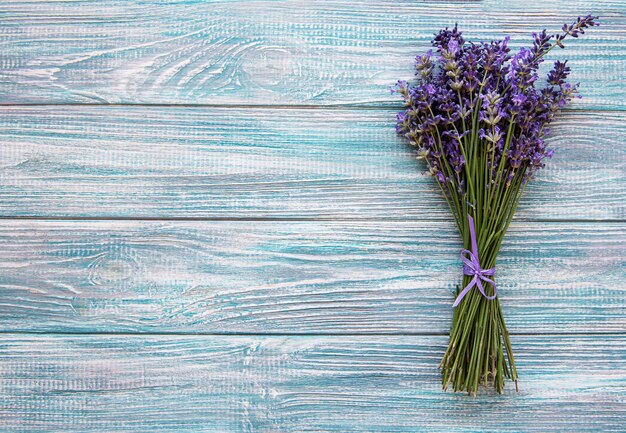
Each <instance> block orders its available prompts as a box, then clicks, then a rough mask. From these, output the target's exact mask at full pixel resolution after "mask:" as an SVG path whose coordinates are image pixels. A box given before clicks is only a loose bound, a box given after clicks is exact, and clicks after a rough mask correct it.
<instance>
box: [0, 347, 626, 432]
mask: <svg viewBox="0 0 626 433" xmlns="http://www.w3.org/2000/svg"><path fill="white" fill-rule="evenodd" d="M445 344H446V337H424V336H422V337H410V336H404V337H377V338H372V337H367V338H364V337H356V336H351V337H333V338H329V337H259V336H250V337H228V338H225V337H215V336H205V337H190V336H171V337H148V336H97V337H94V336H56V335H46V336H29V335H10V336H7V337H6V338H3V339H2V340H1V341H0V372H2V374H1V375H0V389H2V390H3V398H2V399H0V412H1V413H2V417H0V428H2V429H3V430H6V431H12V432H26V431H28V432H43V431H45V432H50V431H64V432H78V431H80V432H85V431H98V432H101V431H124V432H139V431H141V432H148V431H150V432H161V431H204V432H225V431H241V432H283V431H284V432H328V431H341V432H364V431H376V432H399V431H402V432H420V431H428V432H445V433H449V432H451V431H465V432H471V431H499V432H519V431H523V432H541V433H543V432H546V431H570V432H586V433H587V432H621V431H623V427H624V424H623V422H624V419H625V418H626V404H625V401H624V395H625V394H626V374H625V371H626V351H625V347H626V338H625V337H623V336H620V337H615V336H613V337H606V338H603V339H597V338H589V337H556V336H553V337H549V338H547V337H537V336H532V337H531V336H524V337H516V338H515V339H514V344H515V346H516V349H517V360H518V361H517V362H518V365H519V369H520V371H521V372H522V376H521V379H520V380H521V384H520V385H521V389H520V392H519V393H518V394H515V391H514V390H513V389H511V388H512V387H511V386H509V387H508V388H507V389H506V390H505V394H504V395H501V396H499V395H493V393H491V392H486V393H485V394H484V395H480V396H479V397H478V398H476V399H474V398H470V397H468V396H466V395H462V394H452V393H444V392H442V391H441V390H440V383H439V380H440V379H439V374H438V371H437V368H436V365H437V362H438V361H439V358H440V356H441V355H442V354H443V350H444V346H445Z"/></svg>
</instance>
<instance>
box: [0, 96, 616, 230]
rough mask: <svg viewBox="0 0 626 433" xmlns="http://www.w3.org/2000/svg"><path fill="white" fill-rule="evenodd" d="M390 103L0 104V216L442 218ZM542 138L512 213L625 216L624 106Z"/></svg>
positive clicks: (570, 122)
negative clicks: (368, 106)
mask: <svg viewBox="0 0 626 433" xmlns="http://www.w3.org/2000/svg"><path fill="white" fill-rule="evenodd" d="M394 116H395V113H394V111H391V110H374V109H372V110H357V109H347V110H344V109H342V110H337V109H333V110H320V109H255V110H254V111H253V112H252V113H251V112H250V110H246V109H240V108H237V109H233V108H198V107H195V108H181V107H176V108H174V107H84V106H79V107H66V108H63V109H59V108H58V107H50V106H45V107H20V108H15V107H4V108H0V136H2V137H3V152H4V154H3V157H2V164H0V215H3V216H37V217H76V216H80V217H116V218H129V217H130V218H168V217H169V218H171V217H176V218H216V217H217V218H317V219H320V218H325V219H380V218H383V219H400V220H418V221H419V220H432V219H445V220H449V219H450V215H449V211H448V209H447V207H446V205H445V202H444V200H443V199H442V198H441V197H440V194H439V191H438V189H437V187H436V186H434V182H433V180H432V179H431V178H430V176H427V175H424V171H425V168H424V166H423V165H422V164H421V162H420V161H416V160H415V156H414V153H413V152H412V149H410V148H409V147H410V146H407V145H405V144H404V143H402V141H401V140H400V139H399V138H398V137H397V136H396V133H395V130H394V128H393V122H394ZM548 143H549V145H550V146H552V147H554V148H555V149H556V154H555V156H554V158H553V159H552V160H551V161H550V163H549V165H548V167H547V168H546V169H545V170H544V171H543V172H541V173H540V174H539V176H538V179H537V180H536V181H535V182H534V183H532V184H531V185H530V186H529V188H528V191H527V195H526V197H527V198H528V200H524V201H523V202H522V205H521V207H520V209H519V214H518V217H519V218H520V219H523V220H563V219H576V220H619V219H623V218H624V217H625V216H626V146H624V143H626V114H624V113H621V112H610V113H607V112H602V113H598V112H571V111H570V112H568V113H566V114H564V115H563V117H562V119H561V120H560V121H559V122H558V123H557V124H555V126H554V128H553V138H552V139H550V140H549V142H548ZM607 154H608V155H610V160H609V161H607V158H606V155H607Z"/></svg>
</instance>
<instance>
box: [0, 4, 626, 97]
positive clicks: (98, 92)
mask: <svg viewBox="0 0 626 433" xmlns="http://www.w3.org/2000/svg"><path fill="white" fill-rule="evenodd" d="M625 11H626V4H625V3H624V2H623V0H603V1H602V2H598V1H594V0H575V1H573V0H548V1H539V2H530V1H508V0H485V1H416V0H316V1H313V2H311V1H306V0H283V1H245V0H238V1H232V0H216V1H190V0H180V1H156V0H154V1H117V0H102V1H97V2H90V1H49V2H45V1H37V2H30V1H29V2H22V1H10V0H5V1H3V2H2V4H1V5H0V20H2V21H1V22H2V32H1V33H0V43H2V57H0V59H1V60H0V95H2V100H1V101H0V102H3V103H21V102H29V103H33V102H34V103H46V102H55V103H64V102H79V103H83V102H87V103H102V102H105V103H106V102H108V103H127V102H131V103H172V104H181V103H185V104H245V105H249V104H288V105H294V104H296V105H297V104H311V105H337V104H378V103H380V102H388V101H397V98H393V97H392V96H391V95H390V94H389V90H388V89H389V86H390V85H391V84H393V83H395V82H396V80H398V79H400V78H410V77H411V76H412V66H413V59H414V57H415V55H416V54H417V53H419V52H423V51H425V50H426V49H427V48H428V47H429V46H430V40H431V39H432V35H433V32H435V31H436V30H438V29H440V28H443V27H445V26H452V25H454V23H458V24H459V26H460V27H461V29H463V30H464V31H465V33H466V35H467V36H468V37H469V38H470V39H473V40H477V39H478V40H479V39H486V40H491V39H500V38H502V37H504V35H506V34H510V35H512V36H513V41H512V46H514V47H515V48H517V47H519V46H521V45H525V46H529V45H530V44H531V36H530V33H531V32H533V31H541V29H543V28H548V29H549V30H550V31H553V32H556V31H558V30H559V29H560V27H561V25H562V24H563V23H565V22H571V20H572V19H574V18H575V17H577V16H579V15H581V14H587V13H589V12H594V13H596V14H598V15H601V16H602V27H600V28H597V29H593V31H591V32H589V34H587V35H585V37H583V38H580V39H577V40H574V41H571V43H568V46H567V49H566V50H565V51H557V52H556V53H550V55H549V58H548V60H554V59H557V58H569V59H570V64H571V65H572V69H573V75H572V78H573V80H574V81H580V82H581V84H582V88H583V91H584V93H585V98H584V99H582V100H581V101H577V102H576V103H575V106H576V107H580V108H584V107H587V108H591V107H593V108H618V109H623V108H624V107H625V102H624V101H626V86H624V77H625V76H626V16H625V15H624V12H625Z"/></svg>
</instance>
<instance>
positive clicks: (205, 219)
mask: <svg viewBox="0 0 626 433" xmlns="http://www.w3.org/2000/svg"><path fill="white" fill-rule="evenodd" d="M11 220H15V221H62V222H72V221H77V222H79V221H94V222H97V221H120V222H123V221H136V222H142V221H146V222H151V221H155V222H159V221H162V222H177V221H181V222H185V221H191V222H195V221H197V222H214V221H218V222H219V221H232V222H316V221H323V222H333V221H336V222H385V221H393V222H397V223H406V222H416V221H417V220H415V219H410V218H354V217H352V218H349V217H348V218H342V217H336V216H329V217H298V218H296V217H131V216H128V217H126V216H120V217H107V216H103V217H98V216H93V217H87V216H34V215H33V216H31V215H16V216H8V215H0V221H11ZM420 221H423V222H440V221H452V219H451V218H421V219H420ZM513 221H516V222H528V223H559V224H562V223H575V224H598V223H600V224H622V223H624V222H626V219H580V218H561V219H546V218H515V219H514V220H513Z"/></svg>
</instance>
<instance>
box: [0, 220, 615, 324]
mask: <svg viewBox="0 0 626 433" xmlns="http://www.w3.org/2000/svg"><path fill="white" fill-rule="evenodd" d="M625 233H626V224H611V225H610V226H608V227H607V226H605V225H604V224H598V223H570V222H568V223H543V224H537V223H515V224H513V227H512V228H511V229H510V233H509V234H508V237H507V238H506V241H505V244H504V248H503V251H502V252H501V255H500V258H499V262H498V270H497V272H498V281H499V284H500V289H501V292H500V299H501V302H502V305H503V309H504V312H505V315H506V317H507V321H508V324H509V327H510V330H511V332H513V333H519V332H524V333H528V332H533V333H547V334H549V333H552V332H559V333H569V332H575V333H584V332H590V333H606V332H621V331H623V330H624V329H626V297H625V296H624V290H623V289H624V281H625V280H626V234H625ZM0 244H1V245H2V248H1V249H0V268H2V272H0V329H4V330H13V331H63V332H178V333H180V332H190V333H207V332H209V333H216V332H217V333H254V332H259V333H320V332H321V333H328V334H346V333H433V332H436V333H445V332H446V331H447V330H448V329H449V326H450V319H451V316H452V309H451V304H452V302H453V291H454V287H455V285H456V284H459V282H460V275H461V261H460V259H459V255H458V252H459V249H460V248H461V245H460V241H459V239H458V234H457V233H456V230H455V228H454V227H453V225H452V224H451V223H449V222H445V223H444V222H428V221H421V222H415V223H410V222H380V221H375V222H371V221H355V222H338V221H327V222H312V221H304V222H270V221H256V222H249V221H213V222H202V221H195V222H183V221H180V222H161V221H159V222H157V221H155V222H145V221H144V222H141V221H133V222H130V221H124V222H123V221H98V222H96V221H80V222H77V221H0Z"/></svg>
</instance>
